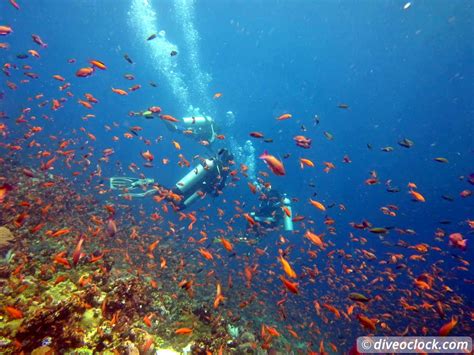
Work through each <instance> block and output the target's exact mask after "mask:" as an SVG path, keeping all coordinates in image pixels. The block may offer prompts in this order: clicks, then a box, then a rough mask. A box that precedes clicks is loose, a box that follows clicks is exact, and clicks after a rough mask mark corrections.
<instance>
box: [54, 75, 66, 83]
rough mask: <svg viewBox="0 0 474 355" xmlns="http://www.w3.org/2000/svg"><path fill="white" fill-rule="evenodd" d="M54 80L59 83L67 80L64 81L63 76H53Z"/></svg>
mask: <svg viewBox="0 0 474 355" xmlns="http://www.w3.org/2000/svg"><path fill="white" fill-rule="evenodd" d="M53 79H56V80H58V81H64V80H66V79H64V78H63V77H62V76H61V75H57V74H56V75H53Z"/></svg>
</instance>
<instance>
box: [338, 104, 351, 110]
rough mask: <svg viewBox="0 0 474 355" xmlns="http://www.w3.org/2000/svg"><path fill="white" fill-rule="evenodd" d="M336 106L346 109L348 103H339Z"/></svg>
mask: <svg viewBox="0 0 474 355" xmlns="http://www.w3.org/2000/svg"><path fill="white" fill-rule="evenodd" d="M337 107H339V108H342V109H344V110H347V109H348V108H349V105H348V104H339V105H337Z"/></svg>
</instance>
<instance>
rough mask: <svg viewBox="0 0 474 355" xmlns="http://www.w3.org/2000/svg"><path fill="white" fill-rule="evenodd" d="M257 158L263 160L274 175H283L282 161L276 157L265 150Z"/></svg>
mask: <svg viewBox="0 0 474 355" xmlns="http://www.w3.org/2000/svg"><path fill="white" fill-rule="evenodd" d="M259 158H260V159H262V160H263V161H265V163H266V164H267V165H268V167H269V168H270V170H271V171H272V172H273V173H274V174H275V175H278V176H283V175H285V167H284V166H283V163H282V162H281V161H280V160H278V159H277V158H275V157H274V156H273V155H270V154H268V152H267V151H266V150H265V151H264V152H263V154H262V155H260V157H259Z"/></svg>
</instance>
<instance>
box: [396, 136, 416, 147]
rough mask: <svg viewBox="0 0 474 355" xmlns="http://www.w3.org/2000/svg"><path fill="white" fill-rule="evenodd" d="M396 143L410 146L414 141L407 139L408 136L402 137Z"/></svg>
mask: <svg viewBox="0 0 474 355" xmlns="http://www.w3.org/2000/svg"><path fill="white" fill-rule="evenodd" d="M398 144H399V145H401V146H402V147H405V148H411V147H413V145H414V144H415V143H413V141H411V140H409V139H408V138H403V139H402V140H401V141H399V142H398Z"/></svg>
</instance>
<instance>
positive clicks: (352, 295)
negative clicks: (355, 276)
mask: <svg viewBox="0 0 474 355" xmlns="http://www.w3.org/2000/svg"><path fill="white" fill-rule="evenodd" d="M349 299H351V300H352V301H359V302H369V301H370V298H368V297H366V296H364V295H363V294H361V293H358V292H352V293H350V294H349Z"/></svg>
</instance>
